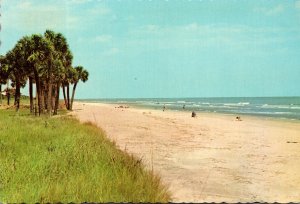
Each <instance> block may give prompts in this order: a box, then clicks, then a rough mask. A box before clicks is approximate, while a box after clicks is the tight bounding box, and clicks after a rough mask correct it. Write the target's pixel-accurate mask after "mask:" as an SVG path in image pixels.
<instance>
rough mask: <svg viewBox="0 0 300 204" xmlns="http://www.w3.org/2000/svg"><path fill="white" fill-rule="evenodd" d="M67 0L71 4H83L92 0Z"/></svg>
mask: <svg viewBox="0 0 300 204" xmlns="http://www.w3.org/2000/svg"><path fill="white" fill-rule="evenodd" d="M68 1H69V3H71V4H85V3H89V2H91V1H92V0H68Z"/></svg>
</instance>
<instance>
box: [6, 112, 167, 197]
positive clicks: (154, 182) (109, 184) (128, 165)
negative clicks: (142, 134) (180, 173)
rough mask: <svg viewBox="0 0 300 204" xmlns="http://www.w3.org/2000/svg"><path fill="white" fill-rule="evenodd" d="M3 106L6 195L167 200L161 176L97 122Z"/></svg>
mask: <svg viewBox="0 0 300 204" xmlns="http://www.w3.org/2000/svg"><path fill="white" fill-rule="evenodd" d="M26 113H28V110H26V112H24V111H21V112H20V113H19V114H18V115H16V114H15V112H14V110H0V201H2V202H59V201H60V202H84V201H90V202H93V201H95V202H108V201H114V202H167V201H169V199H170V197H169V194H168V193H167V191H166V188H165V187H164V186H162V185H161V182H160V180H159V178H158V177H156V176H154V175H153V174H152V173H151V172H149V171H146V170H145V169H144V168H143V166H142V165H141V163H140V161H139V160H137V159H135V158H133V157H132V156H129V155H128V154H127V153H124V152H122V151H120V150H118V149H117V148H116V146H115V145H114V144H113V143H111V142H110V141H109V140H108V139H106V137H105V134H104V133H103V132H102V131H101V130H100V129H99V128H97V127H95V126H94V125H93V124H90V123H87V124H80V123H79V122H78V121H77V120H75V119H73V118H70V117H68V116H62V117H56V118H50V119H49V118H44V117H41V118H38V117H32V116H29V115H28V114H26Z"/></svg>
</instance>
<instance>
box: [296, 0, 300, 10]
mask: <svg viewBox="0 0 300 204" xmlns="http://www.w3.org/2000/svg"><path fill="white" fill-rule="evenodd" d="M295 8H296V9H300V1H295Z"/></svg>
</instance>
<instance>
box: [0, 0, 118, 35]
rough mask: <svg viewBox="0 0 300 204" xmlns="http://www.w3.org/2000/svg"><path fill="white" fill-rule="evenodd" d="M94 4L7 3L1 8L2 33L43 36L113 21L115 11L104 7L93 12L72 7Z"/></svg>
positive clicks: (74, 0) (71, 0)
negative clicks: (6, 30) (40, 33)
mask: <svg viewBox="0 0 300 204" xmlns="http://www.w3.org/2000/svg"><path fill="white" fill-rule="evenodd" d="M92 1H93V0H50V1H35V0H22V2H21V3H20V2H19V1H18V0H9V1H4V2H3V3H2V4H3V5H2V7H3V9H2V18H3V23H2V26H3V29H5V28H7V29H9V30H18V31H22V32H25V33H32V32H43V31H44V30H45V29H47V28H49V29H54V30H58V31H60V32H64V31H66V30H79V29H86V28H87V27H89V26H94V25H97V24H99V23H100V22H102V21H104V20H105V21H107V20H110V21H111V20H114V19H115V16H114V14H113V13H112V11H111V10H110V9H109V8H108V7H107V6H105V5H104V4H102V3H100V2H99V3H97V4H96V6H94V7H93V8H92V9H89V8H84V7H82V8H81V7H76V6H73V5H75V4H77V5H78V6H80V5H81V4H84V3H88V2H92Z"/></svg>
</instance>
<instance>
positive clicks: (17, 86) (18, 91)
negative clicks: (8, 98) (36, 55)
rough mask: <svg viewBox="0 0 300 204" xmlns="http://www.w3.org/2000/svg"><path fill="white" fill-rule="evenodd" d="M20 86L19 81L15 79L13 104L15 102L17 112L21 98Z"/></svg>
mask: <svg viewBox="0 0 300 204" xmlns="http://www.w3.org/2000/svg"><path fill="white" fill-rule="evenodd" d="M20 89H21V84H20V80H19V79H16V93H15V102H16V104H15V105H16V111H17V112H19V109H20V97H21V91H20Z"/></svg>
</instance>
